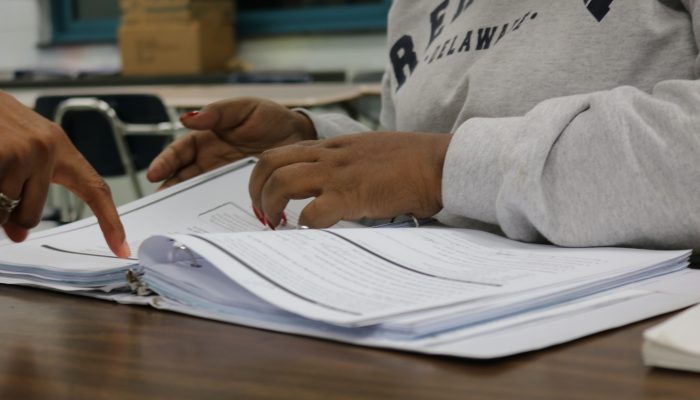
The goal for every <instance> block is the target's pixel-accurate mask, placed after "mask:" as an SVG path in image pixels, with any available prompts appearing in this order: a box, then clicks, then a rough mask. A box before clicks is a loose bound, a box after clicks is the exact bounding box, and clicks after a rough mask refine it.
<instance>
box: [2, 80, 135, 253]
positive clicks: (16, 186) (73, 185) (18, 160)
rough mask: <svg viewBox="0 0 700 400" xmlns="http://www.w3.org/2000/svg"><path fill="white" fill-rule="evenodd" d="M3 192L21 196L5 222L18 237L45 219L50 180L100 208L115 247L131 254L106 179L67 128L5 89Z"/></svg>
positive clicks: (99, 215) (107, 235)
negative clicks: (66, 130) (15, 97)
mask: <svg viewBox="0 0 700 400" xmlns="http://www.w3.org/2000/svg"><path fill="white" fill-rule="evenodd" d="M0 113H1V114H0V193H4V194H5V195H6V196H7V197H9V198H11V199H21V201H20V203H19V206H18V207H17V208H16V209H14V210H13V211H12V213H8V212H7V211H4V210H0V225H2V227H3V229H4V230H5V232H6V233H7V236H9V237H10V239H12V240H14V241H15V242H21V241H23V240H24V239H26V237H27V235H28V234H29V229H31V228H33V227H35V226H36V225H37V224H38V223H39V221H40V220H41V213H42V210H43V208H44V203H45V202H46V197H47V194H48V190H49V183H50V182H54V183H58V184H60V185H63V186H65V187H67V188H68V189H70V190H71V191H72V192H73V193H75V194H76V195H77V196H78V197H80V198H81V199H82V200H83V201H85V202H86V203H87V205H88V206H90V209H92V211H93V212H94V213H95V216H96V217H97V220H98V222H99V224H100V228H101V229H102V232H103V234H104V236H105V239H106V240H107V244H108V245H109V247H110V249H112V251H113V252H114V254H116V255H117V256H120V257H129V256H130V255H131V251H130V250H129V246H128V245H127V244H126V235H125V234H124V227H123V226H122V224H121V221H120V220H119V215H118V214H117V210H116V208H115V206H114V202H113V201H112V196H111V193H110V190H109V187H108V186H107V184H106V183H105V182H104V181H103V180H102V178H100V176H99V175H98V174H97V172H95V170H94V169H93V168H92V167H91V166H90V164H88V162H87V161H86V160H85V158H83V156H82V155H81V154H80V152H78V150H76V148H75V147H74V146H73V144H72V143H71V142H70V140H69V139H68V137H67V136H66V134H65V133H64V132H63V130H62V129H61V128H60V127H59V126H58V125H56V124H54V123H52V122H49V121H48V120H46V119H44V118H43V117H41V116H39V115H37V114H35V113H34V112H33V111H32V110H30V109H29V108H27V107H25V106H23V105H22V104H20V103H19V102H18V101H17V100H15V99H14V98H13V97H12V96H10V95H8V94H6V93H4V92H2V91H0Z"/></svg>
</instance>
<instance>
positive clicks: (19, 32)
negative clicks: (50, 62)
mask: <svg viewBox="0 0 700 400" xmlns="http://www.w3.org/2000/svg"><path fill="white" fill-rule="evenodd" d="M38 42H39V6H38V1H37V0H0V71H11V70H14V69H18V68H31V67H35V66H36V65H37V62H38V60H39V50H38V49H37V43H38Z"/></svg>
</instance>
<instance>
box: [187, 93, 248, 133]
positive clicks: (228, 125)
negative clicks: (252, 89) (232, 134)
mask: <svg viewBox="0 0 700 400" xmlns="http://www.w3.org/2000/svg"><path fill="white" fill-rule="evenodd" d="M259 104H260V101H259V100H256V99H236V100H222V101H217V102H216V103H211V104H209V105H207V106H206V107H204V108H203V109H201V110H199V111H191V112H188V113H185V114H183V115H182V116H181V117H180V121H181V122H182V124H183V125H184V126H185V127H186V128H189V129H192V130H198V131H215V132H216V131H225V130H229V129H234V128H236V127H238V126H239V125H241V124H242V123H243V122H245V120H246V119H247V118H248V117H249V116H250V114H252V113H253V111H255V109H256V108H257V106H258V105H259Z"/></svg>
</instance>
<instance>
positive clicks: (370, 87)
mask: <svg viewBox="0 0 700 400" xmlns="http://www.w3.org/2000/svg"><path fill="white" fill-rule="evenodd" d="M7 92H8V93H10V94H11V95H13V96H15V97H16V98H17V99H19V100H20V101H21V102H22V103H24V104H25V105H26V106H28V107H34V101H35V100H36V98H37V97H38V96H41V95H84V94H132V93H148V94H155V95H158V96H160V97H161V98H162V99H163V101H164V102H165V104H166V106H168V107H171V108H173V109H178V110H182V109H195V108H201V107H203V106H205V105H207V104H209V103H213V102H215V101H218V100H222V99H229V98H240V97H263V98H266V99H269V100H273V101H275V102H277V103H280V104H282V105H284V106H287V107H314V106H323V105H328V104H335V103H341V102H346V101H350V100H354V99H357V98H359V97H361V96H366V95H379V92H380V85H378V84H361V85H360V84H346V83H299V84H218V85H152V86H97V87H77V88H51V89H37V88H27V89H17V88H15V89H10V90H7Z"/></svg>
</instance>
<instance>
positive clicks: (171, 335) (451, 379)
mask: <svg viewBox="0 0 700 400" xmlns="http://www.w3.org/2000/svg"><path fill="white" fill-rule="evenodd" d="M661 320H662V318H657V319H655V320H651V321H647V322H643V323H639V324H636V325H633V326H630V327H627V328H624V329H618V330H615V331H612V332H608V333H604V334H599V335H596V336H593V337H589V338H586V339H583V340H579V341H577V342H574V343H570V344H567V345H563V346H559V347H557V348H554V349H550V350H545V351H539V352H536V353H532V354H526V355H521V356H517V357H512V358H508V359H504V360H498V361H491V362H477V361H469V360H462V359H452V358H443V357H429V356H422V355H416V354H409V353H400V352H393V351H384V350H375V349H368V348H361V347H355V346H350V345H343V344H337V343H333V342H328V341H323V340H316V339H308V338H303V337H298V336H291V335H284V334H278V333H271V332H266V331H261V330H256V329H249V328H244V327H238V326H234V325H227V324H222V323H217V322H212V321H207V320H202V319H197V318H192V317H187V316H182V315H177V314H172V313H167V312H162V311H157V310H152V309H149V308H144V307H138V306H124V305H117V304H112V303H108V302H103V301H99V300H92V299H86V298H80V297H74V296H69V295H64V294H57V293H52V292H48V291H40V290H35V289H27V288H19V287H8V286H0V321H1V322H0V399H3V400H7V399H23V400H24V399H49V398H50V399H122V400H123V399H334V400H336V399H338V400H343V399H430V400H434V399H473V400H479V399H489V400H491V399H498V400H507V399H537V400H543V399H557V400H561V399H582V400H583V399H586V400H590V399H616V400H620V399H635V400H641V399H663V400H673V399H698V398H700V375H697V374H690V373H683V372H675V371H666V370H656V369H648V368H646V367H644V366H643V365H642V363H641V360H640V345H641V332H642V331H643V330H644V329H645V328H647V327H649V326H651V325H652V324H655V323H658V322H660V321H661Z"/></svg>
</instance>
